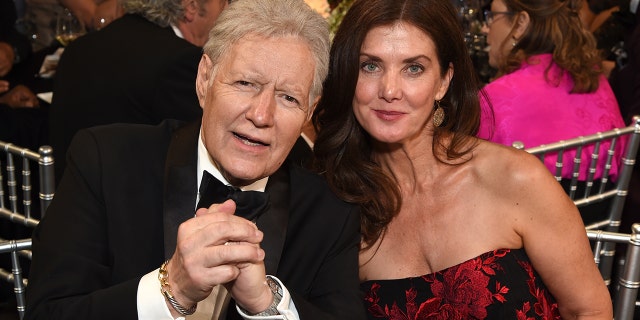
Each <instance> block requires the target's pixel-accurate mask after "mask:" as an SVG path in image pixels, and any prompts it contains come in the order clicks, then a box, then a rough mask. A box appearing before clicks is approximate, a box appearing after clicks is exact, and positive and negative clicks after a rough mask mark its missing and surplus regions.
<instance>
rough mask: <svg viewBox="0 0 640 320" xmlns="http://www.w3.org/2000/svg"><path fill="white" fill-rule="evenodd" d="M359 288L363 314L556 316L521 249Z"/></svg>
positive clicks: (404, 317) (453, 318) (396, 319)
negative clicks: (422, 274)
mask: <svg viewBox="0 0 640 320" xmlns="http://www.w3.org/2000/svg"><path fill="white" fill-rule="evenodd" d="M360 287H361V289H362V290H363V291H364V294H365V305H366V307H367V311H368V317H369V319H391V320H420V319H443V320H445V319H446V320H457V319H518V320H520V319H522V320H528V319H560V314H559V313H558V304H557V303H556V301H555V299H554V298H553V296H551V294H550V293H549V292H548V291H547V288H546V287H545V285H544V283H542V280H541V279H540V277H539V276H538V274H537V273H536V272H535V270H533V267H532V266H531V262H530V261H529V257H527V255H526V253H525V252H524V249H519V250H510V249H501V250H495V251H492V252H487V253H484V254H482V255H480V256H478V257H476V258H473V259H470V260H468V261H465V262H463V263H460V264H458V265H456V266H453V267H450V268H447V269H444V270H442V271H438V272H435V273H432V274H428V275H424V276H421V277H413V278H406V279H394V280H371V281H366V282H363V283H362V284H361V285H360Z"/></svg>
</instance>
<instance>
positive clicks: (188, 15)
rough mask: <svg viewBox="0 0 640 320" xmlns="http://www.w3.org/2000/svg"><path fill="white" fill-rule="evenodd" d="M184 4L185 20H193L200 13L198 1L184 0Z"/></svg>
mask: <svg viewBox="0 0 640 320" xmlns="http://www.w3.org/2000/svg"><path fill="white" fill-rule="evenodd" d="M182 5H183V6H184V20H185V22H191V21H193V19H194V18H195V17H196V15H197V14H198V10H199V7H198V3H197V2H196V0H183V1H182Z"/></svg>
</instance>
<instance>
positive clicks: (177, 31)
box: [171, 23, 184, 39]
mask: <svg viewBox="0 0 640 320" xmlns="http://www.w3.org/2000/svg"><path fill="white" fill-rule="evenodd" d="M171 29H173V32H175V34H176V36H178V37H179V38H182V39H184V35H182V31H180V29H178V27H177V26H176V25H175V24H173V23H172V24H171Z"/></svg>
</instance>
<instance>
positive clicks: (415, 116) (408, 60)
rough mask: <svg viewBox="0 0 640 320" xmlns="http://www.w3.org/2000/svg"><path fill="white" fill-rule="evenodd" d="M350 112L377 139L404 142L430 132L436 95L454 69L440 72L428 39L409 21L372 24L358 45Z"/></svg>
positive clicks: (444, 85) (442, 89) (431, 44)
mask: <svg viewBox="0 0 640 320" xmlns="http://www.w3.org/2000/svg"><path fill="white" fill-rule="evenodd" d="M359 62H360V71H359V74H358V83H357V85H356V91H355V95H354V98H353V112H354V114H355V116H356V118H357V119H358V122H359V123H360V124H361V125H362V127H363V128H364V129H365V130H366V131H367V132H368V133H369V134H370V135H371V136H372V137H373V138H374V139H375V140H377V141H380V142H383V143H406V142H409V141H411V140H415V139H421V140H423V139H424V135H423V132H424V131H425V130H426V129H429V131H430V132H431V130H432V128H433V123H432V121H430V120H431V117H430V115H431V112H432V110H433V106H434V100H440V99H442V97H444V95H445V93H446V91H447V88H448V87H449V81H450V80H451V77H452V76H453V69H452V68H449V69H448V70H447V72H446V73H445V77H444V78H442V77H441V76H440V74H441V70H440V63H439V61H438V56H437V54H436V47H435V44H434V42H433V41H432V40H431V38H430V37H429V36H428V35H426V34H425V33H424V32H422V31H421V30H420V29H418V28H417V27H415V26H413V25H412V24H407V23H402V22H401V23H397V24H393V25H388V26H381V27H376V28H373V29H371V30H370V31H369V32H368V33H367V36H366V37H365V39H364V42H363V44H362V48H361V49H360V61H359Z"/></svg>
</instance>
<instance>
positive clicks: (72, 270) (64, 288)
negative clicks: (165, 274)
mask: <svg viewBox="0 0 640 320" xmlns="http://www.w3.org/2000/svg"><path fill="white" fill-rule="evenodd" d="M91 133H92V132H90V131H86V130H83V131H81V132H79V133H78V135H76V137H75V138H74V141H73V142H72V145H71V147H70V149H69V152H68V158H67V168H66V171H65V175H64V176H63V178H62V180H61V181H60V183H59V185H58V188H57V190H56V195H55V197H54V199H53V201H52V202H51V204H50V206H49V208H48V210H47V213H46V215H45V216H44V218H43V219H42V220H41V222H40V223H39V225H38V226H37V227H36V229H35V230H34V233H33V237H32V239H33V260H32V263H31V269H30V273H29V285H28V287H27V290H26V293H27V308H26V318H27V319H47V320H52V319H92V320H93V319H137V308H136V293H137V287H138V282H139V281H140V278H141V277H142V275H144V274H145V273H146V272H148V271H151V270H153V267H152V266H155V267H157V265H159V263H160V262H159V261H160V260H161V259H162V256H161V250H157V251H158V254H156V255H157V256H158V257H156V256H154V255H150V254H149V252H150V251H151V250H148V249H147V248H146V247H145V246H146V243H145V241H143V240H142V239H147V241H148V242H150V243H153V242H156V241H157V240H156V239H155V236H150V234H151V235H153V233H150V232H151V231H146V228H158V229H160V230H161V228H160V227H157V226H156V225H154V221H152V220H153V219H149V218H148V217H146V218H145V217H144V216H143V217H137V216H136V215H135V213H137V212H144V211H143V210H141V209H140V208H138V207H136V206H139V205H137V204H135V202H136V201H135V200H133V199H135V198H136V197H145V195H144V191H142V190H139V191H137V193H136V191H135V190H133V191H132V190H126V189H127V186H126V185H124V184H123V185H122V186H120V188H119V189H117V188H111V187H107V186H105V183H106V182H105V181H104V180H107V179H124V178H125V177H126V176H127V175H128V172H126V171H124V170H121V172H120V173H119V174H115V173H113V174H105V173H104V172H103V165H105V164H107V163H110V162H113V160H112V159H110V158H109V157H104V156H103V155H104V154H113V157H116V154H118V152H113V151H114V150H110V149H108V148H104V149H102V148H101V147H104V145H101V144H99V143H98V142H97V141H96V139H95V136H94V135H93V134H91ZM114 138H116V139H123V138H122V137H117V136H116V137H114ZM110 143H112V142H110ZM103 144H104V143H103ZM153 156H155V155H151V157H153ZM132 166H133V165H132ZM134 169H135V168H134ZM147 183H148V184H149V188H153V187H152V186H153V184H155V183H156V182H155V181H147ZM114 190H115V191H114ZM110 193H113V194H110ZM129 193H134V195H131V196H129V197H131V198H127V197H128V196H127V194H129ZM106 199H109V200H106ZM113 199H120V200H119V201H116V200H113ZM110 207H113V208H110ZM127 207H133V208H132V209H131V211H130V212H127V211H126V209H123V208H127ZM147 209H148V210H150V211H152V210H156V209H157V208H155V207H153V205H149V207H148V208H147ZM114 212H120V215H122V217H121V218H119V217H117V216H116V215H113V214H112V213H114ZM108 213H109V214H108ZM141 215H142V214H141ZM123 219H127V220H128V222H123V221H125V220H123ZM145 220H146V221H147V225H146V228H145V227H144V226H143V222H142V221H145ZM160 220H161V219H160ZM131 226H137V227H138V228H139V230H138V232H137V234H144V236H143V237H138V236H137V235H136V233H135V232H129V231H128V230H127V229H128V228H129V227H131ZM143 230H145V231H144V232H143ZM137 237H138V238H137ZM135 255H137V257H136V256H135Z"/></svg>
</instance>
